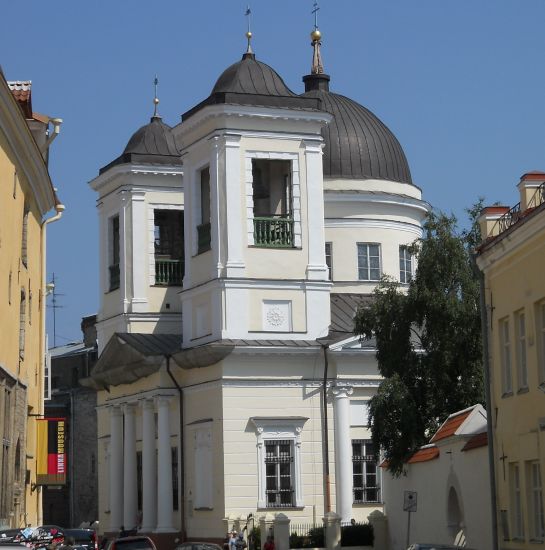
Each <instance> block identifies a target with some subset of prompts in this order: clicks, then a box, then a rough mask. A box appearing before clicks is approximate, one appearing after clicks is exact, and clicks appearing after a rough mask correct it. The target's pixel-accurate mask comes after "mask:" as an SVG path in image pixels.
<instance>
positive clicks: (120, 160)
mask: <svg viewBox="0 0 545 550" xmlns="http://www.w3.org/2000/svg"><path fill="white" fill-rule="evenodd" d="M127 163H140V164H171V165H172V164H174V165H178V164H182V159H181V157H180V152H179V151H178V148H177V147H176V143H175V142H174V136H173V134H172V128H171V127H170V126H169V125H168V124H165V123H164V122H163V121H162V119H161V117H160V116H158V115H154V116H153V117H151V120H150V122H149V124H146V125H145V126H142V127H141V128H139V129H138V130H136V132H134V134H133V135H132V136H131V138H130V139H129V142H128V143H127V146H126V147H125V149H124V151H123V153H121V155H120V156H119V157H117V158H116V159H115V160H113V161H112V162H110V164H108V165H106V166H104V167H103V168H101V169H100V173H101V174H102V173H103V172H105V171H106V170H109V169H110V168H112V167H113V166H116V165H117V164H127Z"/></svg>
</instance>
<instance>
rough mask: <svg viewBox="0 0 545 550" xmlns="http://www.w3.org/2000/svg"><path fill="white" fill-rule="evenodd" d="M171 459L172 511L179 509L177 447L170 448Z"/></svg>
mask: <svg viewBox="0 0 545 550" xmlns="http://www.w3.org/2000/svg"><path fill="white" fill-rule="evenodd" d="M171 457H172V509H173V510H178V509H179V504H178V500H179V490H178V447H171Z"/></svg>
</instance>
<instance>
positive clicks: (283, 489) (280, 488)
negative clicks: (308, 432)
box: [265, 440, 294, 508]
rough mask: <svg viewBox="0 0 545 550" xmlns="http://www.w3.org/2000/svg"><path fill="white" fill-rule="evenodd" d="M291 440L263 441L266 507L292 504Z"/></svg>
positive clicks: (289, 505)
mask: <svg viewBox="0 0 545 550" xmlns="http://www.w3.org/2000/svg"><path fill="white" fill-rule="evenodd" d="M293 474H294V472H293V441H289V440H278V441H276V440H269V441H265V477H266V491H265V492H266V497H267V508H290V507H292V506H294V502H293V495H294V479H293Z"/></svg>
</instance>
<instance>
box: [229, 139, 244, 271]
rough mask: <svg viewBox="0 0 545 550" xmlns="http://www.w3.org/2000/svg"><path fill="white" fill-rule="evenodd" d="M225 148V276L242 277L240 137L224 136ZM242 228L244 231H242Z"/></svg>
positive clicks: (242, 216) (242, 222)
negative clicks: (226, 218) (226, 220)
mask: <svg viewBox="0 0 545 550" xmlns="http://www.w3.org/2000/svg"><path fill="white" fill-rule="evenodd" d="M224 144H225V145H224V147H225V208H226V213H227V217H228V223H226V224H225V225H226V227H225V230H226V231H227V263H226V267H227V276H228V277H242V276H243V275H244V255H243V250H242V238H243V232H245V230H246V215H245V213H244V215H243V213H242V205H241V202H240V195H241V193H242V192H243V184H242V181H241V172H240V162H241V160H240V136H224ZM243 228H244V230H243Z"/></svg>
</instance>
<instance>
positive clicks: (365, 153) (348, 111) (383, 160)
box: [303, 75, 412, 184]
mask: <svg viewBox="0 0 545 550" xmlns="http://www.w3.org/2000/svg"><path fill="white" fill-rule="evenodd" d="M303 80H304V81H305V87H306V90H307V91H306V92H305V93H304V94H303V97H308V98H317V99H319V100H320V102H321V110H323V111H326V112H328V113H330V114H332V115H333V117H334V118H333V120H332V121H331V122H330V123H329V124H328V125H327V126H324V127H323V128H322V136H323V138H324V141H325V147H324V156H323V160H324V176H326V177H329V178H352V179H384V180H391V181H398V182H401V183H411V184H412V179H411V171H410V169H409V164H408V162H407V158H406V157H405V153H404V152H403V149H402V148H401V145H400V144H399V141H397V139H396V137H395V136H394V134H392V132H391V131H390V130H389V129H388V128H387V127H386V125H384V124H383V123H382V122H381V121H380V120H379V119H378V118H377V117H376V116H375V115H374V114H373V113H372V112H371V111H369V110H368V109H366V108H365V107H363V106H362V105H360V104H359V103H356V102H355V101H353V100H352V99H349V98H348V97H345V96H342V95H339V94H334V93H332V92H330V91H329V89H328V88H329V77H328V76H327V75H309V76H306V77H304V79H303Z"/></svg>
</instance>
